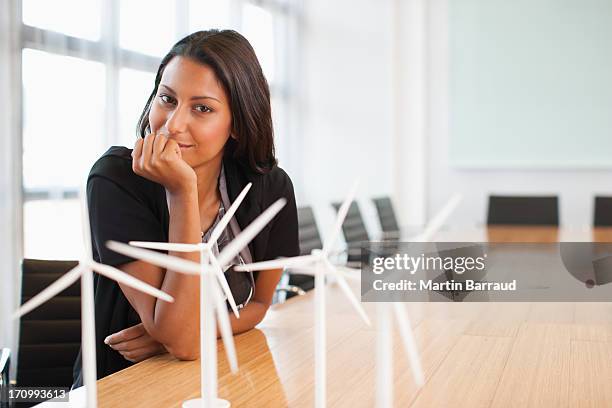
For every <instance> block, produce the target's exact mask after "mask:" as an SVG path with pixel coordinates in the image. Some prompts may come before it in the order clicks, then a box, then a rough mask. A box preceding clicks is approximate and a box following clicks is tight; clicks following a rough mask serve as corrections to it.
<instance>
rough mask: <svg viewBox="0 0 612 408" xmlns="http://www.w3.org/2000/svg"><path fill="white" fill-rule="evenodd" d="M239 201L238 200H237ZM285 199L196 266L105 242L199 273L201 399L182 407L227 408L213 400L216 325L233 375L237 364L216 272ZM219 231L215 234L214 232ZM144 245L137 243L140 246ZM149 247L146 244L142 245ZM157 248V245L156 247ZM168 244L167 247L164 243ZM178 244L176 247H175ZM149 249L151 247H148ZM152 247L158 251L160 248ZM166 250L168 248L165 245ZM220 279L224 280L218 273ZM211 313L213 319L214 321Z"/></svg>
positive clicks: (174, 268) (206, 254) (226, 219)
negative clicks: (214, 254) (215, 253)
mask: <svg viewBox="0 0 612 408" xmlns="http://www.w3.org/2000/svg"><path fill="white" fill-rule="evenodd" d="M248 187H249V186H247V187H246V188H245V189H244V190H243V191H242V193H241V195H240V196H239V198H238V199H236V202H235V203H234V204H232V207H231V208H230V211H228V213H227V214H225V216H224V217H223V218H222V220H221V221H219V224H217V227H216V228H215V230H213V233H212V235H211V240H212V239H213V237H215V239H216V238H218V236H219V235H220V234H221V231H223V229H222V228H221V229H219V228H220V227H222V225H221V223H222V222H223V223H224V225H227V223H228V222H229V220H230V219H231V216H232V214H233V212H235V210H236V208H237V207H238V205H240V201H241V200H242V199H243V198H244V194H246V191H248ZM239 200H240V201H239ZM286 202H287V201H286V200H285V199H284V198H281V199H279V200H277V201H276V202H274V204H272V205H271V206H270V207H268V209H266V210H265V211H264V212H262V213H261V214H260V215H259V216H258V217H257V218H256V219H255V220H254V221H253V222H252V223H251V224H250V225H249V226H248V227H246V228H245V229H244V230H243V231H242V232H241V233H240V234H238V235H237V236H236V237H235V238H234V239H233V240H232V241H230V242H229V243H228V244H227V245H226V246H225V248H223V250H222V251H221V253H220V254H219V255H218V256H216V257H215V256H213V255H212V251H210V249H206V250H202V251H201V254H202V255H203V257H202V258H201V259H200V263H196V262H192V261H188V260H185V259H182V258H177V257H174V256H170V255H165V254H160V253H158V252H154V251H150V250H148V249H143V248H135V247H133V246H130V245H125V244H122V243H119V242H112V241H111V242H109V243H108V244H107V246H108V247H109V248H110V249H112V250H113V251H116V252H119V253H121V254H124V255H127V256H130V257H133V258H136V259H141V260H143V261H146V262H150V263H152V264H155V265H158V266H161V267H165V268H168V269H170V270H172V271H176V272H181V273H187V274H199V275H200V365H201V378H200V383H201V384H200V386H201V398H196V399H191V400H188V401H185V402H184V403H183V407H184V408H195V407H205V408H212V407H215V408H217V407H229V406H230V402H229V401H227V400H223V399H220V398H218V397H217V387H218V386H217V334H216V333H217V326H216V323H217V321H218V323H219V329H220V331H221V337H222V339H223V344H224V345H225V352H226V354H227V358H228V361H229V364H230V368H231V370H232V372H233V373H235V372H237V370H238V362H237V358H236V349H235V346H234V339H233V336H232V328H231V324H230V320H229V313H228V311H227V307H226V306H225V303H224V299H223V292H222V290H221V287H220V285H219V280H220V279H218V277H219V271H222V267H223V266H225V265H228V264H229V263H230V262H231V261H232V260H233V259H234V257H235V256H236V255H237V254H238V253H239V252H240V250H242V248H244V247H245V246H247V245H248V244H249V242H251V240H252V239H253V238H254V237H255V236H256V235H257V234H259V232H260V231H261V230H262V229H263V228H264V227H265V226H266V224H268V222H270V220H272V218H274V216H275V215H276V214H277V213H278V212H279V211H280V210H281V209H282V208H283V206H284V205H285V204H286ZM218 229H219V232H218V233H217V230H218ZM144 244H145V243H139V245H144ZM146 245H147V246H149V244H148V243H146ZM156 245H157V244H156ZM166 245H168V244H166ZM177 245H178V246H177ZM171 246H172V249H171V250H176V248H179V250H183V251H193V249H192V246H191V245H184V246H183V245H180V244H172V245H171ZM150 247H153V246H150ZM155 247H156V248H161V249H165V247H164V248H162V247H161V246H159V247H157V246H155ZM168 247H170V246H168ZM221 276H222V277H223V280H225V277H224V276H223V274H222V272H221ZM230 295H231V293H230ZM228 298H229V296H228ZM215 312H216V314H217V319H218V320H216V319H215Z"/></svg>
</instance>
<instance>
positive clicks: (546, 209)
mask: <svg viewBox="0 0 612 408" xmlns="http://www.w3.org/2000/svg"><path fill="white" fill-rule="evenodd" d="M487 225H541V226H545V225H550V226H558V225H559V200H558V197H557V196H542V197H538V196H532V197H528V196H490V197H489V209H488V215H487Z"/></svg>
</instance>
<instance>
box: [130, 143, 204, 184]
mask: <svg viewBox="0 0 612 408" xmlns="http://www.w3.org/2000/svg"><path fill="white" fill-rule="evenodd" d="M132 170H133V171H134V173H136V174H138V175H139V176H142V177H145V178H147V179H149V180H152V181H154V182H156V183H159V184H161V185H163V186H164V187H165V188H166V190H168V191H169V192H170V193H172V194H176V193H181V192H185V191H189V190H190V189H192V188H194V187H195V186H196V183H197V178H196V174H195V172H194V171H193V169H192V168H191V167H190V166H189V165H188V164H187V162H185V161H184V160H183V159H182V156H181V148H180V147H179V145H178V143H176V141H174V140H172V139H170V138H168V137H167V136H166V135H164V134H162V133H149V134H148V135H147V136H146V137H145V138H144V139H142V138H139V139H138V140H137V141H136V144H135V145H134V150H133V151H132Z"/></svg>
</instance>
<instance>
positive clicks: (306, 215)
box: [297, 206, 323, 255]
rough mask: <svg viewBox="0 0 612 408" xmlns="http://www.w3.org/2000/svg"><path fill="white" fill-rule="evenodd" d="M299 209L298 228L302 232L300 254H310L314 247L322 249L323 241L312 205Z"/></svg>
mask: <svg viewBox="0 0 612 408" xmlns="http://www.w3.org/2000/svg"><path fill="white" fill-rule="evenodd" d="M297 211H298V229H299V234H300V255H308V254H310V252H311V251H312V250H313V249H321V248H322V247H323V242H322V241H321V234H319V228H318V227H317V221H316V220H315V216H314V212H313V211H312V207H310V206H306V207H300V208H298V209H297Z"/></svg>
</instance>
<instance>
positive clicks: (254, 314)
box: [230, 301, 270, 334]
mask: <svg viewBox="0 0 612 408" xmlns="http://www.w3.org/2000/svg"><path fill="white" fill-rule="evenodd" d="M269 307H270V305H267V304H264V303H260V302H257V301H251V302H249V303H248V304H247V305H246V306H245V307H244V308H243V309H240V318H236V316H235V315H234V314H230V323H231V325H232V332H233V333H234V334H240V333H243V332H245V331H248V330H251V329H252V328H253V327H255V326H257V325H258V324H259V322H261V321H262V320H263V318H264V317H265V316H266V312H267V311H268V308H269Z"/></svg>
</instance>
